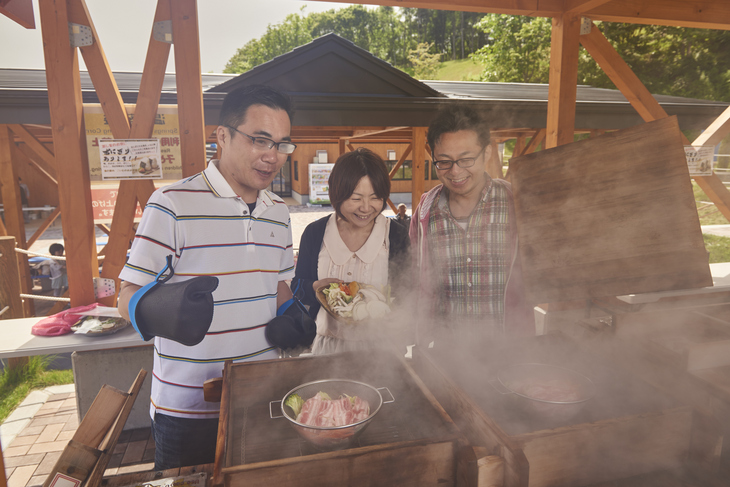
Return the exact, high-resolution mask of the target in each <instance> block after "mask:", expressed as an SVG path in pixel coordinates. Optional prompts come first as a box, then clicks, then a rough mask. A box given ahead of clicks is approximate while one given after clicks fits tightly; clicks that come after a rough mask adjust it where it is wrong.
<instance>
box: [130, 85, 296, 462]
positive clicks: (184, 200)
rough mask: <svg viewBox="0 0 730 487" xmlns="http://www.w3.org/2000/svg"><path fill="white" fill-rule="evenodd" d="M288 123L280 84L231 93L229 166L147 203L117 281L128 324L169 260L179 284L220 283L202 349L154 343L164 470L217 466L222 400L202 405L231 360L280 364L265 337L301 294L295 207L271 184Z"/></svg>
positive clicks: (223, 139) (224, 148)
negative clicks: (133, 307) (294, 284)
mask: <svg viewBox="0 0 730 487" xmlns="http://www.w3.org/2000/svg"><path fill="white" fill-rule="evenodd" d="M291 116H292V108H291V102H290V99H289V98H288V97H287V96H286V95H284V94H283V93H280V92H279V91H276V90H274V89H272V88H269V87H265V86H249V87H245V88H243V89H239V90H236V91H233V92H231V93H229V94H228V95H227V96H226V97H225V99H224V101H223V105H222V108H221V114H220V125H219V127H218V129H217V131H216V134H217V138H218V146H219V147H220V149H221V156H220V159H218V160H217V159H213V160H211V161H210V163H209V164H208V167H207V168H206V169H205V170H204V171H203V172H201V173H198V174H196V175H195V176H193V177H190V178H187V179H184V180H182V181H178V182H176V183H174V184H172V185H170V186H167V187H165V188H161V189H158V190H157V191H155V193H154V194H153V195H152V197H151V198H150V199H149V202H148V203H147V206H146V207H145V211H144V214H143V216H142V221H141V222H140V224H139V228H138V230H137V235H136V237H135V239H134V242H133V244H132V249H131V253H130V256H129V260H128V262H127V264H126V266H125V267H124V269H123V270H122V272H121V274H120V276H119V277H120V278H121V279H122V280H123V281H124V282H123V284H122V287H121V290H120V293H119V311H120V312H121V314H122V315H123V316H124V317H125V318H127V319H129V303H130V299H131V298H132V296H133V295H134V293H135V292H137V291H138V290H139V289H140V288H141V287H142V286H145V285H147V284H149V283H151V282H153V280H154V279H155V276H156V275H157V273H158V272H160V270H162V269H163V268H164V267H165V263H166V258H167V256H168V255H172V267H173V269H174V276H173V277H172V278H171V279H170V282H171V283H172V282H181V281H186V280H189V279H191V278H193V277H195V276H214V277H216V278H217V279H218V286H217V288H216V289H215V290H214V291H213V295H212V297H213V302H214V312H213V318H212V322H211V324H210V328H209V329H208V332H207V334H206V335H205V337H204V338H203V340H202V341H201V342H200V343H198V344H197V345H193V346H185V345H182V344H181V343H178V342H176V341H173V340H169V339H166V338H161V337H159V336H156V337H155V339H154V345H155V347H154V368H153V374H152V391H151V404H150V415H151V416H152V427H153V434H154V439H155V468H156V469H157V470H164V469H168V468H175V467H180V466H185V465H200V464H205V463H212V462H213V460H214V455H215V444H216V437H217V431H218V412H219V409H220V404H218V403H207V402H205V400H204V399H203V383H204V382H205V381H206V380H207V379H211V378H214V377H220V376H221V375H222V369H223V364H224V361H225V360H234V361H236V362H245V361H249V360H261V359H271V358H277V357H278V353H277V351H276V349H275V347H273V346H272V345H271V344H269V343H268V342H267V340H266V337H265V335H264V329H265V324H266V323H267V322H269V321H270V320H271V319H272V318H274V317H275V316H276V314H277V309H278V307H279V306H280V305H281V304H283V303H285V302H286V301H288V300H289V299H290V298H291V297H292V294H291V291H290V289H289V286H287V284H286V280H287V279H291V278H292V277H294V254H293V248H292V232H291V228H290V224H289V210H288V208H287V206H286V204H285V203H284V201H283V200H282V199H281V198H279V197H278V196H276V195H275V194H273V193H271V192H269V191H267V190H266V188H268V187H269V185H270V184H271V182H272V180H273V179H274V177H275V176H276V175H277V173H278V172H279V169H281V167H282V166H283V165H284V163H285V162H286V158H287V156H288V154H291V153H292V152H294V149H295V148H296V145H294V144H293V143H292V141H291ZM142 292H144V291H142ZM138 299H139V298H138ZM158 299H159V298H158ZM180 299H182V297H180ZM160 305H161V303H160ZM174 311H175V310H173V309H171V310H170V314H173V313H174ZM138 315H139V313H136V315H135V316H136V317H137V318H139V316H138ZM137 321H138V322H139V321H140V320H139V319H137ZM152 334H154V333H152Z"/></svg>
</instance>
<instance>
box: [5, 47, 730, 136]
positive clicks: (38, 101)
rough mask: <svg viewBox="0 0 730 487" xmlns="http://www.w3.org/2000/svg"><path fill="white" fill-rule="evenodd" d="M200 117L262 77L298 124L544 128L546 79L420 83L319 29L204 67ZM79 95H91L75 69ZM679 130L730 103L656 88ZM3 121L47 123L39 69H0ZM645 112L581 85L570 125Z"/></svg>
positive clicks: (127, 98) (630, 118)
mask: <svg viewBox="0 0 730 487" xmlns="http://www.w3.org/2000/svg"><path fill="white" fill-rule="evenodd" d="M114 78H115V80H116V81H117V85H118V86H119V90H120V92H121V94H122V99H123V100H124V102H125V103H131V104H133V103H135V102H136V98H137V90H138V89H139V85H140V81H141V78H142V73H135V72H115V73H114ZM202 82H203V89H204V93H203V101H204V106H205V120H206V124H211V125H212V124H216V123H217V121H218V112H219V110H220V105H221V103H222V100H223V98H224V96H225V93H226V92H228V91H230V90H232V89H235V88H236V87H238V86H244V85H247V84H254V83H261V84H267V85H270V86H275V87H278V88H280V89H282V90H284V91H286V92H288V93H289V94H290V95H291V96H292V97H293V99H294V106H295V109H296V112H295V116H294V125H296V126H330V127H332V126H424V125H427V124H428V122H429V121H430V119H431V117H432V116H433V114H434V113H435V111H436V110H437V109H438V108H439V107H441V106H442V105H444V104H446V103H468V104H469V105H471V106H477V107H479V108H481V109H483V110H484V111H485V112H486V113H487V114H488V117H489V118H490V122H491V124H492V126H494V127H500V128H525V127H527V128H541V127H545V123H546V120H547V99H548V85H547V84H527V83H482V82H465V81H418V80H416V79H414V78H412V77H410V76H408V74H406V73H404V72H403V71H400V70H399V69H396V68H395V67H393V66H392V65H391V64H389V63H387V62H385V61H383V60H381V59H378V58H377V57H375V56H373V55H372V54H370V53H369V52H367V51H365V50H364V49H361V48H359V47H357V46H356V45H355V44H353V43H352V42H350V41H348V40H346V39H343V38H341V37H339V36H337V35H335V34H328V35H326V36H322V37H320V38H318V39H315V40H314V41H312V42H310V43H308V44H305V45H303V46H300V47H298V48H296V49H294V50H292V51H290V52H288V53H286V54H283V55H281V56H278V57H276V58H275V59H272V60H271V61H269V62H267V63H264V64H262V65H260V66H256V67H255V68H253V69H251V70H250V71H248V72H246V73H243V74H240V75H234V74H202ZM81 87H82V92H83V100H84V103H98V98H97V97H96V93H95V92H94V89H93V85H92V83H91V79H90V78H89V76H88V73H87V72H85V71H82V72H81ZM175 90H176V85H175V75H174V74H172V73H170V74H167V75H166V76H165V81H164V83H163V88H162V95H161V97H160V103H161V104H175V103H176V102H177V98H176V92H175ZM655 98H656V99H657V101H658V102H659V103H660V104H661V105H662V107H663V108H664V109H665V110H666V112H667V113H668V114H669V115H677V117H678V119H679V123H680V127H681V128H682V129H697V128H699V129H704V128H705V127H707V125H709V123H711V122H712V121H713V120H714V119H715V118H716V117H717V116H719V115H720V114H721V113H722V112H723V111H724V110H725V109H726V108H727V106H728V105H730V104H729V103H726V102H716V101H709V100H698V99H692V98H683V97H675V96H665V95H656V96H655ZM0 123H21V124H49V123H50V114H49V110H48V96H47V91H46V76H45V70H42V69H0ZM639 123H642V119H641V118H640V117H639V115H638V114H637V113H636V111H635V110H634V109H633V107H631V105H630V103H629V102H628V100H627V99H626V98H625V97H624V96H623V94H621V92H620V91H618V90H609V89H604V88H593V87H590V86H578V91H577V103H576V124H575V126H576V128H577V129H619V128H626V127H631V126H633V125H637V124H639Z"/></svg>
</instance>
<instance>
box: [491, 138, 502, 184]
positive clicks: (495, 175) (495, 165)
mask: <svg viewBox="0 0 730 487" xmlns="http://www.w3.org/2000/svg"><path fill="white" fill-rule="evenodd" d="M489 146H490V147H491V148H492V156H491V157H490V158H489V160H488V161H487V174H489V177H491V178H492V179H502V178H503V177H504V174H503V173H502V161H501V160H500V159H499V148H498V147H497V142H496V141H494V140H492V142H491V143H490V144H489Z"/></svg>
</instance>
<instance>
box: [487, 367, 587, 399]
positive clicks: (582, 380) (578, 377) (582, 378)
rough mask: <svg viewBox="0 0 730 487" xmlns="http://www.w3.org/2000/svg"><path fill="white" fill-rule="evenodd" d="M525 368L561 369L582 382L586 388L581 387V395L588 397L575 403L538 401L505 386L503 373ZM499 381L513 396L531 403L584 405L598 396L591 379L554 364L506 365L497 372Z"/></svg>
mask: <svg viewBox="0 0 730 487" xmlns="http://www.w3.org/2000/svg"><path fill="white" fill-rule="evenodd" d="M524 366H539V367H541V368H543V369H544V368H551V369H559V370H560V371H562V372H563V373H567V374H568V375H572V376H573V377H575V378H577V379H578V380H579V381H581V382H582V383H583V384H582V385H583V386H585V387H581V392H582V394H581V395H583V394H585V396H586V397H584V398H581V399H578V400H575V401H548V400H545V399H538V398H536V397H531V396H528V395H526V394H523V393H520V392H518V391H515V390H514V389H512V388H511V387H510V386H508V385H507V384H505V381H503V378H502V373H504V372H506V371H507V370H508V369H510V368H515V367H524ZM497 380H499V383H500V384H502V386H503V387H505V388H506V389H508V390H509V391H510V392H511V393H512V394H515V395H517V396H520V397H524V398H525V399H529V400H531V401H538V402H543V403H547V404H580V403H583V402H586V401H588V400H590V399H592V398H593V397H594V396H595V395H596V385H595V384H594V383H593V381H592V380H591V379H589V378H588V377H586V376H585V375H583V374H581V373H580V372H576V371H575V370H573V369H569V368H567V367H562V366H560V365H552V364H545V363H538V362H525V363H519V364H512V365H506V366H504V367H501V368H500V369H499V370H498V371H497ZM584 390H587V391H588V393H584V392H583V391H584Z"/></svg>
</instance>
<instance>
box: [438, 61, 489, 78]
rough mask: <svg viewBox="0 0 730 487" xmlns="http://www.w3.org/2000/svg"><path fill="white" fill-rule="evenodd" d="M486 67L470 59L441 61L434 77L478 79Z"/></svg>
mask: <svg viewBox="0 0 730 487" xmlns="http://www.w3.org/2000/svg"><path fill="white" fill-rule="evenodd" d="M483 70H484V68H483V67H482V66H480V65H478V64H477V63H475V62H474V61H472V60H470V59H462V60H459V61H446V62H443V63H441V65H440V66H439V71H438V73H437V74H436V77H435V78H434V79H437V80H442V81H478V80H479V76H480V75H481V74H482V71H483Z"/></svg>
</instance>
